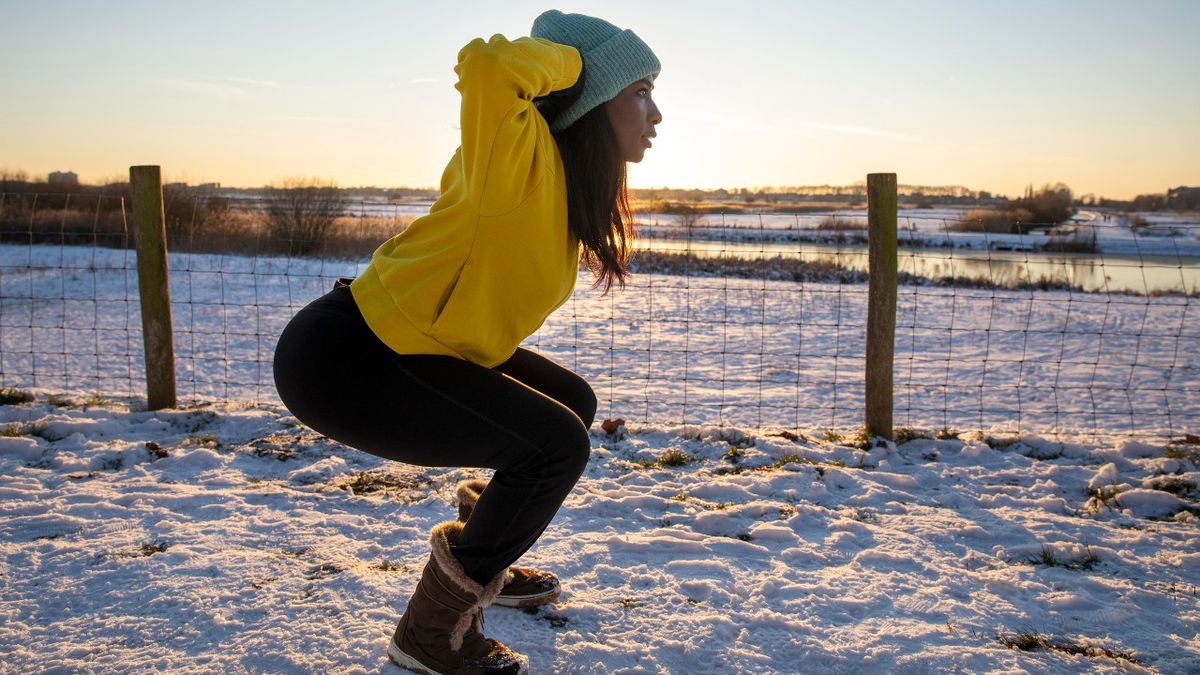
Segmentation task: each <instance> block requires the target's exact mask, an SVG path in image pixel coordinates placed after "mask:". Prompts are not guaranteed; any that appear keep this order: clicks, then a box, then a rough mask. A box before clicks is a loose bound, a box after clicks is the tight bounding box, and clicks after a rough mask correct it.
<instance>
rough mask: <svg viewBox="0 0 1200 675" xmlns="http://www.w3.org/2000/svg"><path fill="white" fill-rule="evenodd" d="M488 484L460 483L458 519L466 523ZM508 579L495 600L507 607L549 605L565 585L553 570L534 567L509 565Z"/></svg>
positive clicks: (470, 481) (479, 482) (476, 482)
mask: <svg viewBox="0 0 1200 675" xmlns="http://www.w3.org/2000/svg"><path fill="white" fill-rule="evenodd" d="M487 486H488V482H487V481H486V480H479V479H474V480H464V481H462V482H460V483H459V484H458V488H457V489H456V490H455V493H456V494H457V496H458V520H459V521H460V522H464V523H465V522H467V518H470V517H471V511H473V510H474V509H475V502H477V501H479V495H480V494H482V493H483V491H484V489H486V488H487ZM508 573H509V577H508V581H507V583H505V584H504V588H502V589H500V594H499V595H497V596H496V599H495V600H494V601H493V602H494V603H495V604H497V605H502V606H504V607H537V606H538V605H548V604H550V603H552V602H554V601H555V600H557V599H558V595H559V593H561V592H562V587H561V586H560V585H559V583H558V577H556V576H554V573H552V572H547V571H545V570H539V569H534V568H532V567H516V566H512V567H509V568H508Z"/></svg>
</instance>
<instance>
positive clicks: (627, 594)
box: [0, 392, 1200, 674]
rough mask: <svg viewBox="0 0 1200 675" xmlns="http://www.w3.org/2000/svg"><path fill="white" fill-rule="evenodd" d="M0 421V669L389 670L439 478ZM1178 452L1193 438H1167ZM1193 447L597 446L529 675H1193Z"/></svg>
mask: <svg viewBox="0 0 1200 675" xmlns="http://www.w3.org/2000/svg"><path fill="white" fill-rule="evenodd" d="M36 393H37V399H36V400H35V401H32V402H25V403H19V404H10V405H0V429H3V430H4V432H3V434H0V472H2V473H3V475H4V479H3V481H2V482H0V512H2V513H3V518H2V519H0V547H2V550H3V556H2V557H0V617H2V620H0V664H3V665H2V666H0V671H4V672H14V673H16V672H45V673H80V672H87V673H108V672H147V671H156V672H171V673H212V672H228V673H264V672H269V673H314V672H337V673H399V672H400V669H399V668H397V667H395V666H393V665H391V664H390V663H389V662H388V661H387V657H386V656H385V654H384V649H385V645H386V644H387V640H388V639H389V638H390V636H391V632H392V630H393V628H394V626H395V622H396V621H397V620H398V618H399V616H400V614H401V613H402V611H403V609H404V604H405V602H406V601H407V598H408V596H409V594H410V593H411V591H412V589H413V587H414V585H415V583H416V581H417V578H418V576H419V574H420V571H421V567H422V565H423V564H424V561H425V559H426V557H427V556H428V544H427V532H428V530H429V528H430V527H431V526H432V525H434V524H436V523H437V522H440V521H442V520H445V519H449V518H451V517H453V514H454V513H455V512H454V509H453V507H452V505H451V502H450V497H451V495H452V494H453V488H454V484H455V482H456V481H457V480H459V479H461V478H464V477H469V476H474V475H475V474H473V473H472V472H470V471H462V470H442V469H437V470H428V469H419V468H414V467H407V466H403V465H399V464H394V463H388V462H385V461H384V460H380V459H378V458H375V457H374V456H371V455H367V454H365V453H360V452H357V451H353V450H349V449H347V448H345V447H341V446H338V445H336V444H333V443H331V442H329V441H328V440H326V439H324V438H322V437H319V436H317V435H315V434H313V433H312V432H310V431H307V430H306V429H304V428H303V427H301V426H298V425H297V423H296V421H295V420H294V418H291V417H289V416H288V415H287V414H286V412H285V411H283V410H281V409H280V408H277V407H272V406H267V405H262V406H249V405H236V404H221V405H201V406H198V407H194V408H191V409H182V410H175V411H161V412H136V411H133V412H131V411H130V410H129V409H128V408H127V407H126V406H124V405H123V404H121V403H119V402H115V401H101V400H95V399H93V400H75V401H69V400H64V399H62V398H61V397H60V398H55V399H53V400H49V399H48V397H47V396H46V392H36ZM1191 440H1194V439H1191ZM1198 462H1200V446H1196V445H1192V444H1187V443H1181V444H1177V445H1172V446H1163V445H1151V444H1143V443H1137V442H1132V441H1125V442H1120V443H1115V444H1108V445H1104V444H1099V445H1082V444H1071V443H1067V444H1063V443H1057V442H1051V441H1049V440H1046V439H1041V438H1037V437H1034V436H1028V435H1026V436H1023V437H1020V438H1015V437H1004V438H989V437H984V436H982V435H980V434H963V435H962V436H961V437H959V438H945V439H942V440H933V439H917V440H912V441H909V442H907V443H904V444H901V445H899V446H898V447H897V446H895V445H891V444H884V445H879V446H877V447H870V448H868V449H860V448H857V447H852V445H851V444H850V442H849V441H839V440H838V439H836V438H834V437H828V438H827V439H816V438H805V437H796V436H792V437H784V436H771V435H748V434H744V433H742V432H740V431H738V430H736V429H732V428H728V427H727V428H724V429H718V428H714V427H703V428H701V427H688V426H663V425H639V424H630V425H629V428H628V429H624V428H620V429H618V430H617V431H616V433H614V434H613V435H609V434H607V433H605V432H604V431H602V430H601V429H600V427H599V425H597V427H596V428H594V429H593V456H592V460H591V462H590V464H589V466H588V468H587V470H586V473H585V475H584V478H583V479H582V480H581V482H580V483H579V485H578V486H577V487H576V489H575V490H574V492H573V493H572V494H571V495H570V497H569V498H568V500H567V502H566V504H565V506H564V507H563V509H562V510H561V511H560V512H559V515H558V516H557V518H556V519H555V521H554V522H553V523H552V524H551V526H550V527H549V529H548V530H547V531H546V533H545V536H544V537H543V538H542V539H541V541H540V542H539V543H538V544H537V545H536V546H535V547H534V548H533V549H532V550H531V551H530V552H529V554H528V555H527V556H526V558H525V562H527V563H530V564H536V565H539V566H543V567H545V568H547V569H550V570H552V571H554V572H555V573H557V574H558V575H559V576H560V577H561V578H562V579H563V582H564V588H565V590H564V594H563V596H562V597H561V598H560V599H559V601H558V602H557V603H556V604H555V605H553V606H551V607H546V608H541V609H539V610H537V611H534V612H532V613H526V612H523V611H521V610H512V609H505V608H492V609H489V610H488V611H487V629H486V630H487V633H488V634H489V635H491V636H493V637H496V638H498V639H501V640H503V641H504V642H506V643H507V644H509V645H510V646H512V647H513V648H515V649H517V650H518V651H520V652H522V653H525V654H526V655H528V657H529V659H530V664H531V669H532V672H534V673H551V672H554V673H572V672H579V673H689V674H690V673H776V672H785V673H927V672H969V673H983V672H996V673H1047V672H1055V673H1058V672H1062V673H1127V672H1147V673H1195V672H1200V638H1198V635H1200V589H1198V588H1197V583H1198V582H1200V552H1198V551H1200V521H1198V520H1197V514H1198V513H1200V504H1198V503H1197V497H1200V493H1198V492H1197V481H1200V472H1198V468H1197V463H1198Z"/></svg>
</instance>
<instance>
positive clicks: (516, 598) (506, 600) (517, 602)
mask: <svg viewBox="0 0 1200 675" xmlns="http://www.w3.org/2000/svg"><path fill="white" fill-rule="evenodd" d="M561 593H562V590H560V589H555V590H554V592H552V593H539V594H537V595H498V596H496V599H495V600H493V601H492V604H493V605H500V606H501V607H516V608H518V609H526V608H529V607H540V606H542V605H548V604H550V603H552V602H554V601H555V600H557V599H558V596H559V595H560V594H561Z"/></svg>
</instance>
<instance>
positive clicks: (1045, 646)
mask: <svg viewBox="0 0 1200 675" xmlns="http://www.w3.org/2000/svg"><path fill="white" fill-rule="evenodd" d="M996 640H997V641H998V642H999V643H1000V644H1002V645H1004V646H1005V647H1008V648H1009V649H1019V650H1021V651H1025V652H1032V651H1039V650H1046V651H1055V652H1061V653H1063V654H1070V655H1072V656H1085V657H1087V658H1090V659H1112V660H1114V661H1123V662H1126V663H1129V664H1131V665H1135V666H1140V665H1142V663H1141V661H1139V660H1138V659H1137V657H1136V656H1135V655H1134V653H1133V652H1131V651H1129V650H1125V649H1113V648H1111V647H1105V646H1103V645H1099V644H1095V643H1092V642H1075V641H1070V640H1063V639H1058V638H1053V637H1050V636H1048V635H1043V634H1041V633H1037V632H1033V631H1021V632H1018V633H1002V634H1000V635H998V636H996Z"/></svg>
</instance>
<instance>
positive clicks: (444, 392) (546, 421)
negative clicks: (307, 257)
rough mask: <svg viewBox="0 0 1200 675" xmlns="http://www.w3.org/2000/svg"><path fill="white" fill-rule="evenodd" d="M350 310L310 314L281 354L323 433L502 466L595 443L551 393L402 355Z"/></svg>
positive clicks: (279, 370) (412, 457)
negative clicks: (347, 312)
mask: <svg viewBox="0 0 1200 675" xmlns="http://www.w3.org/2000/svg"><path fill="white" fill-rule="evenodd" d="M346 295H347V296H348V292H346ZM318 302H320V301H318ZM326 304H329V303H326ZM310 307H311V306H310ZM341 310H342V308H341V307H339V306H338V305H337V304H336V303H334V304H329V306H323V305H319V304H318V306H317V307H314V308H313V310H312V311H309V309H308V308H306V309H305V310H302V311H301V313H300V314H298V315H297V316H296V317H295V318H294V319H293V320H292V322H291V323H290V324H289V325H288V327H287V329H285V331H284V334H283V335H282V336H281V338H280V344H279V348H278V350H277V353H276V364H275V368H276V382H277V386H278V388H279V393H280V396H281V397H282V398H283V401H284V403H285V404H286V405H287V406H288V408H289V410H291V412H292V413H293V414H294V415H295V416H296V417H297V418H298V419H299V420H300V421H301V422H303V423H305V424H307V425H308V426H309V427H311V428H313V429H314V430H315V431H317V432H319V433H321V434H324V435H326V436H328V437H330V438H332V439H334V440H336V441H339V442H341V443H345V444H346V445H349V446H350V447H353V448H356V449H359V450H363V451H366V452H370V453H372V454H375V455H378V456H381V457H385V458H387V459H392V460H397V461H402V462H407V463H410V464H419V465H423V466H462V467H483V468H491V469H497V470H500V469H513V468H521V467H522V466H524V465H526V464H533V465H536V464H539V463H542V462H550V461H560V460H561V458H553V457H548V456H546V455H547V453H552V452H555V450H556V448H564V450H563V452H576V453H577V452H578V447H579V446H580V445H581V441H580V439H581V437H582V438H583V439H584V441H583V443H584V444H585V445H586V434H587V431H586V426H584V424H583V422H582V421H581V420H580V417H579V416H578V414H577V413H576V412H574V411H572V410H571V409H570V408H568V407H567V406H565V405H563V403H561V402H559V401H557V400H555V399H554V398H552V397H551V396H547V395H546V394H545V393H542V392H541V391H538V390H537V389H535V388H533V387H531V386H528V385H527V384H524V383H522V382H520V381H518V380H517V379H515V378H513V377H510V376H507V375H505V374H503V373H502V372H500V371H498V370H492V369H489V368H484V367H483V366H479V365H476V364H473V363H470V362H467V361H464V360H462V359H456V358H453V357H449V356H432V355H399V354H396V353H395V352H393V351H391V350H390V349H389V348H388V347H387V346H386V345H384V344H383V343H381V342H379V341H378V339H377V338H375V337H374V334H372V333H371V332H370V329H369V328H367V327H366V325H365V323H361V317H357V318H358V321H357V322H355V321H354V320H353V319H354V317H353V316H350V317H344V316H338V315H337V312H339V311H341ZM360 324H361V325H360ZM534 356H536V355H534ZM537 358H538V359H541V357H537ZM543 360H544V359H543ZM535 361H536V359H535ZM531 363H532V362H531ZM546 363H549V362H548V361H547V362H546ZM551 365H553V364H551ZM538 366H539V367H537V368H534V369H533V371H536V372H538V373H543V375H544V373H545V372H548V371H546V370H545V368H544V367H545V364H540V363H539V364H538ZM554 368H558V367H557V366H554ZM564 370H565V369H564ZM566 372H568V373H569V371H566ZM585 386H586V384H585ZM589 391H590V390H589ZM585 412H586V411H585ZM568 448H573V449H568Z"/></svg>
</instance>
